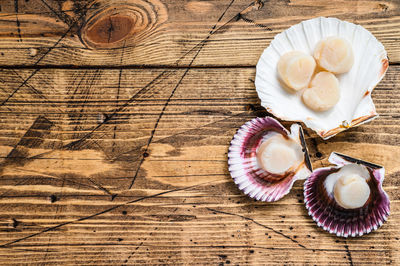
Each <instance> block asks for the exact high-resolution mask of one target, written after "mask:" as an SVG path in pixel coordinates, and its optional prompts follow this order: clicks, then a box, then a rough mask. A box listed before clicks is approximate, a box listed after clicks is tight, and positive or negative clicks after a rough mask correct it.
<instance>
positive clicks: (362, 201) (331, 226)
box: [304, 153, 390, 237]
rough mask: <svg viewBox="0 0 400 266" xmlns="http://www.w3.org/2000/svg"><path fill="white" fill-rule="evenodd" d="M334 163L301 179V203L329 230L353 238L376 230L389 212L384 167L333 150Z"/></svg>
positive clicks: (331, 158) (316, 220)
mask: <svg viewBox="0 0 400 266" xmlns="http://www.w3.org/2000/svg"><path fill="white" fill-rule="evenodd" d="M329 161H330V162H331V163H333V164H335V165H336V166H334V167H325V168H319V169H316V170H314V172H313V173H312V174H311V176H310V177H309V178H308V179H307V180H306V181H305V182H304V203H305V205H306V208H307V210H308V214H309V215H310V216H311V217H312V218H313V220H314V221H315V222H316V223H317V224H318V226H319V227H322V228H323V229H324V230H326V231H328V232H329V233H332V234H336V235H337V236H341V237H349V236H352V237H356V236H362V235H363V234H368V233H370V232H371V231H373V230H376V229H378V228H379V227H380V226H381V225H382V224H383V223H384V222H385V221H386V219H387V217H388V215H389V213H390V202H389V197H388V195H387V194H386V192H385V191H384V190H383V188H382V182H383V179H384V174H385V169H384V168H383V167H382V166H379V165H375V164H372V163H368V162H364V161H362V160H359V159H355V158H352V157H349V156H346V155H343V154H339V153H332V154H331V156H330V157H329Z"/></svg>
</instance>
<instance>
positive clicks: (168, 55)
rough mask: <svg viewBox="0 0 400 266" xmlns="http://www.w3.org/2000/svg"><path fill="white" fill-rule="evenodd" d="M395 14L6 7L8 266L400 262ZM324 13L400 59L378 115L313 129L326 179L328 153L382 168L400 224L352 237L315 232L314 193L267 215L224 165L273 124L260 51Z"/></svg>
mask: <svg viewBox="0 0 400 266" xmlns="http://www.w3.org/2000/svg"><path fill="white" fill-rule="evenodd" d="M399 5H400V3H399V1H370V0H365V1H333V2H329V3H328V2H326V1H306V0H296V1H275V0H271V1H256V2H254V1H245V0H228V1H158V0H157V1H156V0H149V1H144V0H124V1H122V0H113V1H105V0H101V1H88V0H82V1H52V0H29V1H26V0H24V1H22V0H18V1H17V0H16V1H6V2H5V3H3V2H2V3H0V6H1V11H0V65H2V68H1V69H0V84H1V86H0V177H1V178H0V264H2V265H11V264H34V265H65V264H67V265H72V264H76V265H77V264H80V265H145V264H146V265H147V264H162V265H165V264H171V265H193V264H198V265H265V264H287V265H294V264H300V265H315V264H317V265H326V264H330V265H338V264H340V265H346V264H348V265H362V264H375V265H389V264H393V265H397V264H400V248H399V247H400V245H399V241H400V233H399V231H398V227H399V224H400V212H399V211H400V192H399V189H398V188H399V186H400V182H399V181H398V180H399V178H400V166H399V165H400V126H399V122H400V105H399V104H398V102H399V100H400V93H399V91H400V76H399V73H400V66H398V65H397V63H398V62H399V60H400V56H399V49H400V48H399V44H398V39H399V35H400V34H399V27H398V25H399V13H400V8H399ZM114 7H115V8H116V9H115V10H114V9H113V8H114ZM238 14H239V15H238ZM319 15H325V16H328V15H329V16H337V17H339V18H342V19H346V20H349V21H353V22H356V23H359V24H361V25H363V26H365V27H366V28H368V29H369V30H371V31H372V32H373V33H374V34H375V35H376V36H377V38H378V39H379V40H380V41H382V42H383V43H384V45H385V47H386V49H387V51H388V53H389V56H390V62H391V64H392V65H390V67H389V70H388V72H387V75H386V76H385V78H384V79H383V80H382V82H381V83H379V85H378V86H377V88H376V89H375V90H374V92H373V93H372V97H373V99H374V102H375V105H376V108H377V112H378V113H379V114H380V117H379V118H378V119H376V120H374V121H372V122H371V123H367V124H365V125H362V126H359V127H356V128H352V129H350V130H348V131H345V132H343V133H340V134H339V135H337V136H335V137H334V138H332V139H330V140H329V141H324V140H322V139H321V138H319V137H318V136H316V135H315V134H314V133H313V132H312V131H311V130H309V129H306V130H305V134H306V142H307V145H308V148H309V151H310V154H311V160H312V163H313V166H314V167H315V168H318V167H323V166H327V165H329V163H328V161H327V158H328V157H329V154H330V153H331V152H332V151H338V152H342V153H345V154H348V155H351V156H354V157H359V158H362V159H364V160H369V161H371V162H374V163H378V164H382V165H384V166H385V168H386V176H385V181H384V184H383V185H384V189H385V190H386V191H387V193H388V194H389V197H390V199H391V215H390V216H389V220H388V221H387V222H386V223H385V224H384V225H383V226H382V228H380V229H379V230H378V231H376V232H373V233H371V234H369V235H365V236H363V237H361V238H357V239H342V238H337V237H335V236H332V235H330V234H328V233H326V232H325V231H323V230H322V229H320V228H318V227H317V226H316V224H315V223H314V222H313V221H312V219H311V218H310V217H309V216H308V214H307V211H306V209H305V207H304V203H303V189H302V185H303V181H297V182H296V183H295V185H294V188H293V190H292V191H291V192H290V194H289V195H287V196H286V197H284V198H283V199H282V200H280V201H278V202H275V203H269V204H266V203H261V202H255V201H254V200H251V199H249V198H248V197H246V196H244V195H243V194H242V193H241V192H240V191H239V190H238V188H237V187H236V186H235V184H234V183H233V181H232V179H231V178H230V175H229V172H228V169H227V168H228V167H227V151H228V145H229V142H230V140H231V138H232V136H233V134H234V133H235V131H236V130H237V128H238V127H239V126H241V125H242V124H243V123H244V122H246V121H248V120H250V119H252V118H254V117H257V116H266V115H268V113H267V112H266V111H265V110H264V109H263V108H262V107H261V106H260V102H259V99H258V97H257V94H256V91H255V88H254V76H255V67H254V66H255V63H256V62H257V60H258V57H259V55H260V54H261V52H262V50H263V49H264V48H265V47H266V46H267V45H268V43H269V41H270V40H271V39H272V38H273V36H274V35H275V34H276V33H278V32H280V31H281V30H283V29H285V28H287V27H289V26H290V25H292V24H295V23H297V22H300V21H301V20H304V19H307V18H311V17H314V16H319ZM130 25H135V27H133V29H129V26H130ZM82 31H85V32H82ZM72 65H73V66H76V69H75V68H73V67H71V66H72ZM142 65H144V67H142ZM283 124H284V126H285V127H286V128H288V127H289V126H290V124H291V123H288V122H284V123H283Z"/></svg>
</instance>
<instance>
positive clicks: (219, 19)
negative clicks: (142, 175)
mask: <svg viewBox="0 0 400 266" xmlns="http://www.w3.org/2000/svg"><path fill="white" fill-rule="evenodd" d="M234 1H235V0H232V1H231V2H230V3H229V5H228V6H227V8H226V9H225V10H224V12H222V14H221V16H220V17H219V18H218V21H217V23H215V24H214V26H213V27H212V29H211V30H210V32H209V33H208V36H207V37H206V38H205V40H208V39H209V38H210V36H211V35H212V34H213V30H214V29H215V28H216V26H217V24H218V22H220V21H221V19H222V18H223V17H224V15H225V13H226V12H227V11H228V9H229V8H230V7H231V6H232V4H233V2H234ZM205 43H206V42H203V43H202V44H201V45H200V47H199V49H198V51H197V53H196V54H195V55H194V56H193V58H192V60H191V61H190V63H189V65H188V67H187V68H186V70H185V72H184V73H183V75H182V76H181V78H180V79H179V81H178V83H177V84H176V85H175V87H174V89H173V90H172V91H171V94H170V95H169V97H168V99H167V101H166V102H165V104H164V106H163V108H162V110H161V112H160V115H159V116H158V118H157V121H156V123H155V125H154V128H153V130H152V131H151V134H150V138H149V140H148V142H147V145H146V148H145V149H144V152H143V153H144V154H145V153H147V152H148V150H149V146H150V144H151V142H152V140H153V137H154V134H155V132H156V130H157V127H158V124H159V122H160V120H161V118H162V117H163V115H164V112H165V110H166V108H167V106H168V104H169V102H170V101H171V99H172V97H173V96H174V94H175V91H176V89H177V88H178V87H179V85H180V84H181V83H182V80H183V79H184V78H185V76H186V75H187V73H188V72H189V70H190V67H191V66H192V64H193V62H194V60H195V59H196V58H197V56H198V55H199V54H200V51H201V50H202V49H203V47H204V45H205ZM145 158H146V157H145V156H142V157H141V159H140V162H139V165H138V167H137V168H136V171H135V175H134V176H133V178H132V182H131V184H130V185H129V189H131V188H132V186H133V184H134V183H135V180H136V178H137V176H138V173H139V171H140V168H141V166H142V164H143V162H144V160H145Z"/></svg>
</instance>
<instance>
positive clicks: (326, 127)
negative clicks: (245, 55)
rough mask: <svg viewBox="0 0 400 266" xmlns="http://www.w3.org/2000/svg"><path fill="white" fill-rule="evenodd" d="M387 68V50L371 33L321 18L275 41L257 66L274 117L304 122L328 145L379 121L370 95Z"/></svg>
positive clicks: (258, 84) (261, 91) (258, 80)
mask: <svg viewBox="0 0 400 266" xmlns="http://www.w3.org/2000/svg"><path fill="white" fill-rule="evenodd" d="M334 49H336V50H338V51H339V53H338V54H336V55H334V54H332V50H334ZM349 49H350V50H349ZM327 59H328V60H327ZM329 61H333V62H329ZM278 63H279V64H278ZM388 65H389V64H388V59H387V54H386V51H385V48H384V47H383V45H382V44H381V43H380V42H379V41H378V40H377V39H376V38H375V37H374V36H373V35H372V34H371V33H370V32H369V31H368V30H366V29H365V28H363V27H361V26H359V25H355V24H353V23H349V22H346V21H342V20H339V19H336V18H324V17H319V18H315V19H310V20H306V21H303V22H301V23H299V24H296V25H294V26H292V27H290V28H289V29H287V30H285V31H283V32H282V33H280V34H278V35H276V36H275V38H274V40H273V41H272V42H271V44H270V45H269V47H268V48H267V49H265V50H264V52H263V53H262V55H261V57H260V59H259V61H258V64H257V71H256V79H255V85H256V90H257V93H258V96H259V98H260V99H261V105H262V106H263V107H265V108H266V109H267V110H268V111H269V112H270V113H272V114H273V115H274V116H276V117H278V118H280V119H282V120H286V121H299V122H303V123H304V124H305V125H306V126H307V127H309V128H311V129H312V130H314V131H315V132H316V133H317V134H318V135H319V136H321V137H322V138H323V139H328V138H330V137H333V136H334V135H336V134H338V133H339V132H341V131H344V130H346V129H348V128H350V127H354V126H357V125H360V124H363V123H366V122H368V121H371V120H372V119H374V118H376V117H377V116H378V114H377V112H376V110H375V106H374V103H373V102H372V98H371V92H372V90H373V89H374V88H375V86H376V85H377V84H378V82H379V81H380V80H381V79H382V78H383V76H384V75H385V73H386V70H387V68H388ZM296 66H300V67H299V68H298V69H296ZM299 69H300V70H299ZM288 72H289V73H288ZM321 73H322V74H323V75H324V76H327V77H324V78H323V77H320V76H321V75H322V74H321ZM313 76H314V77H313ZM321 80H322V81H321ZM321 87H325V88H328V89H326V90H325V91H323V92H321V90H320V89H319V88H321ZM318 89H319V90H318ZM327 91H328V92H327ZM332 91H333V92H332ZM324 93H325V95H323V94H324ZM321 94H322V95H321ZM313 96H314V97H313ZM318 96H319V97H318ZM321 99H322V101H321ZM324 99H325V102H324ZM327 100H336V102H334V103H333V102H328V103H327V102H326V101H327ZM332 104H334V105H333V106H332ZM288 106H290V108H287V107H288ZM328 107H330V108H328Z"/></svg>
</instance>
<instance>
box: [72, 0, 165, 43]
mask: <svg viewBox="0 0 400 266" xmlns="http://www.w3.org/2000/svg"><path fill="white" fill-rule="evenodd" d="M110 2H111V1H106V0H103V1H96V7H98V8H96V9H94V10H93V11H92V12H90V13H89V14H88V15H87V16H86V19H85V22H84V25H83V27H82V30H81V32H80V39H81V41H82V42H83V44H85V46H87V47H89V48H116V47H123V46H126V42H127V41H131V40H132V41H133V42H135V43H137V42H139V41H140V40H142V39H144V37H146V36H148V35H149V33H150V32H152V31H154V29H155V27H156V26H157V25H159V24H161V23H163V22H165V21H166V19H167V11H166V8H165V6H164V5H163V4H162V3H161V2H159V1H135V2H132V1H122V0H121V1H118V2H115V1H112V3H110Z"/></svg>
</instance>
